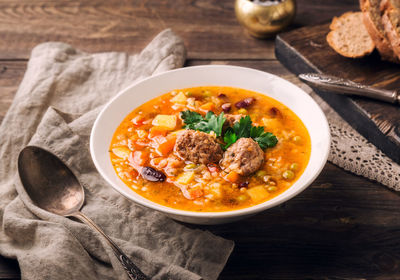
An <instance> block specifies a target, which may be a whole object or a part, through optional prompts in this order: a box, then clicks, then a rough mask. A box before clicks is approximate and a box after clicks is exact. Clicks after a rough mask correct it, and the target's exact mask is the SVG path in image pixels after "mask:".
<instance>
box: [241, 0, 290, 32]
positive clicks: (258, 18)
mask: <svg viewBox="0 0 400 280" xmlns="http://www.w3.org/2000/svg"><path fill="white" fill-rule="evenodd" d="M235 13H236V17H237V19H238V21H239V22H240V24H241V25H243V26H244V27H245V28H246V29H247V31H248V32H249V33H250V35H252V36H254V37H256V38H266V37H270V36H273V35H275V34H276V33H278V32H279V31H281V30H282V29H283V28H285V27H286V26H288V25H289V24H290V23H291V21H292V20H293V19H294V16H295V14H296V1H295V0H236V2H235Z"/></svg>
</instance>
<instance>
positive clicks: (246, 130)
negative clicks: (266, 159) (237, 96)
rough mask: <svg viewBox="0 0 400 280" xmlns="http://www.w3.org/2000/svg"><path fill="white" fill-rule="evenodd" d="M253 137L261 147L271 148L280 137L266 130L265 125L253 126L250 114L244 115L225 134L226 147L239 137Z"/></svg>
mask: <svg viewBox="0 0 400 280" xmlns="http://www.w3.org/2000/svg"><path fill="white" fill-rule="evenodd" d="M249 137H251V138H253V140H254V141H256V142H257V143H258V145H259V146H260V148H261V149H263V150H265V149H266V148H271V147H274V146H275V145H276V143H278V139H277V138H276V136H275V135H273V134H272V133H271V132H264V127H263V126H253V125H252V121H251V118H250V116H245V117H242V118H241V119H240V120H239V121H238V122H236V123H235V124H234V125H233V127H229V128H228V129H227V131H226V132H225V134H224V142H225V144H226V145H225V147H224V148H225V149H227V148H228V147H229V146H230V145H232V144H233V143H235V142H236V141H237V140H238V139H239V138H249Z"/></svg>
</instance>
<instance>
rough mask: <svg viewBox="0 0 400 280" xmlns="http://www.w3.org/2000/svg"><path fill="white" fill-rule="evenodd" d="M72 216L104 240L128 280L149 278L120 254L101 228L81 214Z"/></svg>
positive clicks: (77, 213) (118, 249) (146, 279)
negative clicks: (123, 269) (96, 232)
mask: <svg viewBox="0 0 400 280" xmlns="http://www.w3.org/2000/svg"><path fill="white" fill-rule="evenodd" d="M72 216H74V217H75V218H77V219H79V220H81V221H82V222H84V223H85V224H87V225H88V226H90V227H91V228H92V229H94V230H96V231H98V232H99V233H100V234H101V235H103V236H104V238H105V239H106V240H107V241H108V243H109V244H110V246H111V248H112V249H113V251H114V254H115V256H116V257H117V258H118V260H119V261H120V262H121V264H122V266H123V267H124V268H125V270H126V272H127V274H128V276H129V278H130V279H131V280H149V278H148V277H147V276H146V275H145V274H144V273H143V272H142V271H141V270H140V269H139V268H138V267H137V266H136V265H135V264H134V263H133V262H132V261H131V260H130V259H129V258H128V257H127V256H126V255H125V254H124V253H123V252H122V250H121V249H120V248H119V247H118V246H117V244H115V243H114V241H112V240H111V238H110V237H108V236H107V235H106V234H105V233H104V232H103V230H102V229H101V228H99V227H98V226H97V225H96V224H95V223H94V222H93V221H92V220H91V219H90V218H89V217H87V216H86V215H85V214H83V213H82V212H76V213H74V214H73V215H72Z"/></svg>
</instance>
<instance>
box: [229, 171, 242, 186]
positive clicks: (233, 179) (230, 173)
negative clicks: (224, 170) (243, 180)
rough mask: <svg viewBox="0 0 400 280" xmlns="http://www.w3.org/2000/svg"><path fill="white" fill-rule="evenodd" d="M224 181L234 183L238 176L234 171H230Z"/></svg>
mask: <svg viewBox="0 0 400 280" xmlns="http://www.w3.org/2000/svg"><path fill="white" fill-rule="evenodd" d="M226 179H227V180H228V181H230V182H232V183H236V182H237V181H238V180H239V174H238V173H236V172H235V171H231V172H229V173H228V175H226Z"/></svg>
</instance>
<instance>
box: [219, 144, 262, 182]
mask: <svg viewBox="0 0 400 280" xmlns="http://www.w3.org/2000/svg"><path fill="white" fill-rule="evenodd" d="M263 162H264V152H263V151H262V150H261V148H260V146H259V145H258V144H257V143H256V142H255V141H254V140H253V139H251V138H240V139H239V140H237V141H236V142H235V143H234V144H233V145H232V146H230V147H229V148H228V149H227V150H226V151H225V153H224V158H223V159H222V161H221V166H222V167H223V168H224V169H225V171H227V172H230V171H235V172H237V173H239V174H240V175H244V176H246V175H249V174H251V173H253V172H255V171H257V170H258V169H259V168H260V167H261V165H262V164H263Z"/></svg>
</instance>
